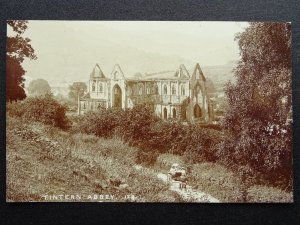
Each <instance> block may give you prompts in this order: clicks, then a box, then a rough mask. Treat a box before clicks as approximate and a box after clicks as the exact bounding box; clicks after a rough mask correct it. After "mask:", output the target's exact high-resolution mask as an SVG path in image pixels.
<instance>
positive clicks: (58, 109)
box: [7, 95, 70, 129]
mask: <svg viewBox="0 0 300 225" xmlns="http://www.w3.org/2000/svg"><path fill="white" fill-rule="evenodd" d="M7 110H8V114H9V115H11V116H17V117H22V118H23V119H24V120H26V121H33V122H42V123H44V124H48V125H53V126H55V127H59V128H62V129H67V128H69V126H70V121H69V120H68V119H67V117H66V107H65V106H64V105H61V104H59V103H58V102H57V101H56V100H54V99H53V98H52V96H51V95H45V96H40V97H33V98H26V99H25V100H24V101H22V102H13V103H8V104H7Z"/></svg>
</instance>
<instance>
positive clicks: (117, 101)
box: [113, 84, 122, 109]
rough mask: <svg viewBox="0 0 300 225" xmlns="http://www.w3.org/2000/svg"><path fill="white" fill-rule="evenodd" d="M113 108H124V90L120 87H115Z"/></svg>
mask: <svg viewBox="0 0 300 225" xmlns="http://www.w3.org/2000/svg"><path fill="white" fill-rule="evenodd" d="M113 93H114V95H113V106H114V107H115V108H119V109H121V108H122V90H121V88H120V86H119V85H117V84H116V85H115V86H114V88H113Z"/></svg>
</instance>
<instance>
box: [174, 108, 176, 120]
mask: <svg viewBox="0 0 300 225" xmlns="http://www.w3.org/2000/svg"><path fill="white" fill-rule="evenodd" d="M173 119H176V109H175V108H173Z"/></svg>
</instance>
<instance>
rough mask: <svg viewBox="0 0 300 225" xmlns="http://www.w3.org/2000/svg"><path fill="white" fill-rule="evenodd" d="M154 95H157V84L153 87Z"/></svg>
mask: <svg viewBox="0 0 300 225" xmlns="http://www.w3.org/2000/svg"><path fill="white" fill-rule="evenodd" d="M154 94H156V95H158V86H157V84H155V85H154Z"/></svg>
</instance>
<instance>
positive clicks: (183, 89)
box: [181, 84, 185, 95]
mask: <svg viewBox="0 0 300 225" xmlns="http://www.w3.org/2000/svg"><path fill="white" fill-rule="evenodd" d="M181 95H185V88H184V85H183V84H182V85H181Z"/></svg>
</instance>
